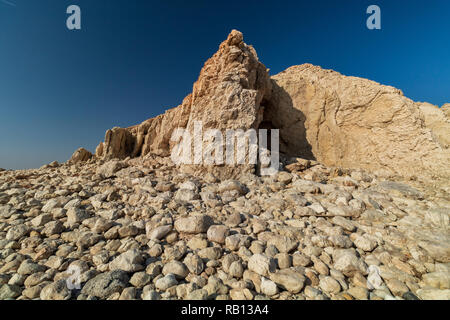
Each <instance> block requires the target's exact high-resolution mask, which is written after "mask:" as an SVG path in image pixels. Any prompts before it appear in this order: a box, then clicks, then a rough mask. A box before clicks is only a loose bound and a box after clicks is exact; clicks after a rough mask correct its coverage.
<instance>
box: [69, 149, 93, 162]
mask: <svg viewBox="0 0 450 320" xmlns="http://www.w3.org/2000/svg"><path fill="white" fill-rule="evenodd" d="M91 158H92V153H90V152H89V151H87V150H86V149H84V148H79V149H78V150H77V151H75V152H74V153H73V155H72V157H71V158H70V160H69V162H70V163H78V162H85V161H88V160H89V159H91Z"/></svg>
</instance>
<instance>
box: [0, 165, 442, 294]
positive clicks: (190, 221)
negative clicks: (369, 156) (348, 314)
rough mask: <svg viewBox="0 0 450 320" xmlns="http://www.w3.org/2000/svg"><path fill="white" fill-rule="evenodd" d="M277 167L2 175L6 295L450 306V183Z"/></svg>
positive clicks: (0, 229)
mask: <svg viewBox="0 0 450 320" xmlns="http://www.w3.org/2000/svg"><path fill="white" fill-rule="evenodd" d="M285 169H286V170H285V171H281V172H279V173H278V174H277V175H275V176H272V177H258V176H255V175H252V174H248V175H245V176H242V177H241V178H240V179H239V181H238V180H224V181H218V179H217V178H215V177H214V176H213V175H211V174H205V175H204V176H202V177H201V178H198V177H193V176H189V175H186V174H180V173H179V172H178V171H177V170H175V167H174V166H173V165H171V164H170V163H169V161H168V159H166V158H151V157H149V156H147V157H145V158H137V159H126V160H124V161H117V160H112V161H107V162H106V161H103V160H93V159H91V160H89V161H88V162H84V163H79V164H73V165H71V164H68V163H67V164H58V163H56V162H55V163H52V164H50V165H47V166H44V167H42V168H40V169H36V170H22V171H1V170H0V239H1V240H0V299H79V300H83V299H110V300H117V299H122V300H123V299H126V300H127V299H143V300H158V299H191V300H192V299H239V300H242V299H247V300H257V299H275V300H281V299H283V300H284V299H298V300H304V299H306V300H310V299H312V300H323V299H337V300H344V299H346V300H353V299H370V300H381V299H408V300H409V299H450V263H449V261H450V233H449V225H450V224H449V212H450V185H449V184H448V182H446V181H439V180H434V181H431V180H430V181H422V180H421V179H420V178H417V179H414V177H413V178H412V179H410V180H408V181H403V180H402V179H401V178H399V177H392V176H391V177H389V176H378V175H376V174H373V173H368V172H364V171H360V170H356V171H352V170H343V169H339V168H327V167H325V166H323V165H321V164H319V163H316V162H314V161H312V162H311V161H306V160H302V159H298V160H297V159H296V160H294V159H290V160H289V161H288V162H287V166H286V168H285ZM67 270H79V271H80V277H79V281H80V282H81V287H80V289H73V290H71V289H69V288H68V286H67V282H68V281H67V278H68V277H70V274H69V273H68V272H67ZM71 279H74V278H71ZM75 282H76V281H75Z"/></svg>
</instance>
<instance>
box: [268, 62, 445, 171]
mask: <svg viewBox="0 0 450 320" xmlns="http://www.w3.org/2000/svg"><path fill="white" fill-rule="evenodd" d="M272 80H273V92H272V95H271V98H270V99H269V103H268V104H267V106H266V109H265V112H264V117H265V118H267V119H270V121H271V123H272V125H273V126H274V127H275V128H279V129H280V140H281V141H283V143H282V144H281V145H280V151H282V152H285V153H287V154H288V155H292V156H300V157H302V158H307V159H312V158H314V159H317V160H318V161H320V162H321V163H324V164H326V165H329V166H339V167H344V168H345V167H347V168H355V167H359V168H364V169H369V170H377V169H384V170H391V171H393V172H397V173H400V174H403V175H416V174H417V173H418V172H422V173H436V174H439V175H443V176H449V175H450V168H448V166H447V165H446V164H447V163H449V159H450V158H449V157H450V153H449V152H447V151H446V150H445V149H443V147H442V146H441V144H440V142H439V141H438V139H439V138H435V137H433V134H432V131H431V130H430V129H429V128H428V127H427V126H426V124H425V123H424V119H423V113H422V112H421V110H420V108H419V107H418V106H417V105H416V104H415V103H414V102H413V101H411V100H410V99H408V98H406V97H404V96H403V94H402V92H401V91H400V90H398V89H395V88H393V87H389V86H383V85H379V84H378V83H375V82H373V81H369V80H366V79H361V78H356V77H346V76H343V75H341V74H339V73H338V72H335V71H332V70H324V69H321V68H320V67H317V66H313V65H310V64H304V65H300V66H294V67H290V68H289V69H287V70H285V71H283V72H281V73H279V74H277V75H275V76H273V77H272ZM444 130H445V129H444ZM447 131H448V130H447ZM418 159H420V161H418Z"/></svg>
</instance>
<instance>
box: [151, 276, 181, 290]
mask: <svg viewBox="0 0 450 320" xmlns="http://www.w3.org/2000/svg"><path fill="white" fill-rule="evenodd" d="M177 284H178V281H177V279H176V278H175V275H173V274H171V273H169V274H168V275H166V276H164V277H162V278H160V279H158V280H156V283H155V286H156V289H158V290H160V291H166V290H167V289H169V288H170V287H173V286H175V285H177Z"/></svg>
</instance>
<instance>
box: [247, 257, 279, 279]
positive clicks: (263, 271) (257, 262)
mask: <svg viewBox="0 0 450 320" xmlns="http://www.w3.org/2000/svg"><path fill="white" fill-rule="evenodd" d="M275 268H276V265H275V260H273V259H272V258H270V257H267V256H265V255H263V254H255V255H253V256H251V257H250V259H249V260H248V269H249V270H251V271H254V272H256V273H257V274H259V275H261V276H269V274H270V273H272V272H275Z"/></svg>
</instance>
